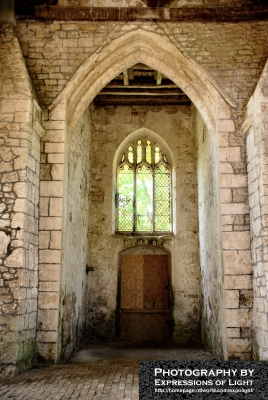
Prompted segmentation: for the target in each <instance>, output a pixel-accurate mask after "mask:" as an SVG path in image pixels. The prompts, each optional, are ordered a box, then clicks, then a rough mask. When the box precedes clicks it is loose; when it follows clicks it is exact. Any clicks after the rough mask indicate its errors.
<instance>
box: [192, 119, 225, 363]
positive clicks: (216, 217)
mask: <svg viewBox="0 0 268 400" xmlns="http://www.w3.org/2000/svg"><path fill="white" fill-rule="evenodd" d="M196 136H197V147H198V153H197V154H198V155H197V176H198V201H199V242H200V268H201V275H202V294H203V310H202V311H203V313H202V338H203V342H204V344H205V345H206V346H207V347H208V348H209V349H211V350H212V351H213V353H214V354H215V355H216V356H217V357H219V358H220V359H224V358H226V321H225V297H224V271H223V261H222V244H221V214H220V211H221V209H220V197H219V169H218V145H217V141H216V140H215V139H212V138H211V136H210V135H209V134H208V132H207V128H206V126H205V124H204V122H203V120H202V118H201V116H200V114H199V113H198V112H197V113H196Z"/></svg>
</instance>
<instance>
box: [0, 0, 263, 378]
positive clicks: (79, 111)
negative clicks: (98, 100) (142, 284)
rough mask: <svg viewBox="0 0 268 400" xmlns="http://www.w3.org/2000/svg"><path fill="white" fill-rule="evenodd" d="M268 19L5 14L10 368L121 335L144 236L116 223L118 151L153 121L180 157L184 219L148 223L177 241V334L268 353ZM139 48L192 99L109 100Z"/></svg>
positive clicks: (4, 326)
mask: <svg viewBox="0 0 268 400" xmlns="http://www.w3.org/2000/svg"><path fill="white" fill-rule="evenodd" d="M107 3H108V1H107ZM112 3H113V2H112ZM121 3H122V4H125V3H126V2H125V1H124V0H122V2H121ZM127 3H128V5H135V6H137V3H138V4H140V5H141V6H144V3H141V2H139V0H137V1H136V0H131V2H127ZM179 3H180V4H179ZM201 3H202V4H203V2H201V1H199V0H196V1H194V3H193V4H195V6H197V7H199V6H201V5H202V4H201ZM87 4H88V1H87V0H77V1H76V0H60V5H77V6H79V5H87ZM109 4H110V2H109ZM114 4H116V6H117V7H118V2H116V3H115V2H114ZM178 4H179V6H182V7H187V6H189V2H188V1H186V0H182V1H180V2H178V1H177V0H172V1H171V3H169V6H171V7H173V6H174V7H176V6H178ZM250 4H252V2H251V1H242V0H224V1H223V0H209V1H207V5H208V6H222V5H228V6H229V7H234V6H245V5H250ZM96 5H97V4H96ZM98 5H99V6H101V5H106V1H105V2H104V1H102V0H99V1H98ZM110 5H111V4H110ZM267 34H268V22H267V21H262V22H260V21H251V22H250V21H249V22H240V23H228V22H225V23H211V22H208V23H201V22H193V21H191V22H189V23H188V22H183V23H171V22H168V23H167V22H161V23H156V22H153V21H144V22H133V23H128V22H107V21H106V22H98V21H94V22H90V21H81V22H77V21H71V22H64V21H38V20H34V19H23V18H22V19H20V18H19V19H18V20H17V24H16V27H14V26H13V25H11V24H9V23H1V25H0V74H1V81H0V95H1V97H0V150H1V151H0V295H1V297H0V311H1V314H0V326H1V330H2V331H1V340H0V360H1V362H0V374H2V375H9V374H13V373H16V372H20V371H22V370H23V369H26V368H28V367H30V366H31V365H32V363H33V360H34V358H35V357H37V358H38V360H39V361H44V362H62V361H66V360H67V359H68V357H69V356H70V355H71V354H72V353H73V352H74V351H76V349H77V348H78V347H79V346H80V345H81V344H82V343H83V341H84V340H86V339H87V340H93V339H105V340H107V339H109V340H110V339H112V340H114V339H115V338H116V335H117V330H116V318H117V316H116V315H117V314H116V313H117V311H118V276H119V275H118V274H119V269H120V265H119V261H118V259H119V254H120V252H122V251H123V250H126V249H129V248H132V247H135V246H139V245H140V240H139V239H138V238H137V237H135V236H134V235H132V236H130V235H129V236H128V237H119V235H115V234H114V233H115V222H114V221H115V210H114V206H113V203H114V197H113V196H114V189H115V176H116V171H115V169H114V164H113V160H114V157H115V154H116V151H117V149H118V147H119V146H120V144H121V143H122V141H123V140H124V139H125V138H126V137H127V136H128V135H129V134H131V133H133V132H135V131H137V130H139V129H141V130H142V129H143V132H147V133H148V132H151V135H152V136H154V135H155V136H154V137H157V135H159V136H161V137H162V138H163V140H165V141H166V142H167V144H168V146H169V147H170V152H171V153H170V154H172V156H173V159H174V162H173V163H174V166H173V168H174V174H173V175H174V178H176V179H174V181H176V186H175V185H174V187H173V188H172V195H173V199H174V214H173V215H174V232H173V233H174V235H173V236H172V237H169V238H167V239H166V240H165V238H159V237H157V238H153V239H152V238H149V239H148V237H143V238H142V241H143V242H142V243H143V245H145V246H147V245H148V246H149V245H153V246H156V247H164V249H165V250H166V251H168V252H169V253H170V259H171V281H172V289H173V295H174V296H173V299H172V302H173V315H172V318H173V331H172V337H173V340H175V341H181V342H184V343H186V342H190V340H194V341H195V342H197V341H198V340H199V339H200V338H202V340H203V342H204V343H205V344H206V345H207V346H208V347H209V348H210V349H211V350H212V351H213V353H214V354H215V355H216V356H217V357H218V358H220V359H251V358H252V357H254V358H256V359H262V360H268V348H267V339H266V337H267V333H268V325H267V312H268V307H267V291H268V287H267V272H266V271H267V265H266V264H267V261H268V250H267V222H268V208H267V207H268V202H267V198H268V196H267V193H268V189H267V187H268V178H267V177H268V173H267V165H268V155H267V151H268V145H267V137H268V129H267V127H268V119H267V112H268V85H267V79H268V67H267V65H266V66H265V62H266V59H267V55H268V42H267ZM136 63H144V64H148V65H149V66H150V67H152V68H154V69H156V70H159V71H160V72H162V73H163V74H165V75H167V76H168V77H169V78H170V79H171V80H173V81H174V82H175V83H176V84H177V85H178V86H180V87H181V89H182V90H183V91H185V93H186V94H187V95H188V96H189V98H190V99H191V101H192V106H180V107H178V108H177V109H175V108H173V107H154V106H152V107H149V106H144V107H143V106H139V107H138V106H137V107H134V106H133V107H130V106H128V107H126V106H124V107H123V106H122V107H121V106H120V107H103V108H96V107H95V106H94V103H93V99H94V97H95V96H96V95H97V93H98V92H99V91H100V90H101V89H102V88H103V87H104V86H105V85H106V84H108V83H109V82H110V81H111V80H112V79H113V78H114V77H115V76H116V75H118V74H119V73H120V72H122V71H123V70H125V69H127V68H130V67H131V66H132V65H133V64H136ZM251 96H252V97H251ZM250 97H251V99H250ZM249 99H250V101H249ZM247 104H248V105H247ZM246 105H247V108H246ZM40 106H41V107H42V110H41V108H40ZM41 122H42V124H41ZM252 354H253V356H252Z"/></svg>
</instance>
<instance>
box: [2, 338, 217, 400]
mask: <svg viewBox="0 0 268 400" xmlns="http://www.w3.org/2000/svg"><path fill="white" fill-rule="evenodd" d="M212 359H213V358H212V356H211V354H210V353H209V352H208V351H206V350H205V349H203V348H201V347H195V348H189V347H179V346H176V345H174V344H167V345H163V346H161V347H157V346H153V345H149V346H146V347H144V345H140V344H125V343H122V342H121V343H116V344H94V345H93V344H92V345H87V346H85V347H84V348H83V349H82V350H80V351H79V352H78V353H77V354H76V355H75V356H74V357H72V358H71V359H70V360H69V362H68V363H67V364H65V365H50V366H39V367H35V368H32V369H31V370H29V371H26V372H24V373H22V374H20V375H18V376H16V377H14V378H8V379H3V380H0V399H1V400H5V399H16V400H21V399H24V400H56V399H57V400H60V399H61V400H67V399H71V400H74V399H79V400H90V399H94V400H99V399H102V400H105V399H109V400H116V399H127V400H134V399H135V400H138V398H139V394H138V392H139V382H138V378H139V366H138V362H139V360H177V361H191V360H212Z"/></svg>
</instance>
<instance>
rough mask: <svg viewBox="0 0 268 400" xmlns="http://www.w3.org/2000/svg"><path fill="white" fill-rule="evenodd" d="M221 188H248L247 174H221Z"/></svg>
mask: <svg viewBox="0 0 268 400" xmlns="http://www.w3.org/2000/svg"><path fill="white" fill-rule="evenodd" d="M220 186H221V188H235V187H238V188H241V187H247V175H246V174H233V175H232V174H221V175H220Z"/></svg>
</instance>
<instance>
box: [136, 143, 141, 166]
mask: <svg viewBox="0 0 268 400" xmlns="http://www.w3.org/2000/svg"><path fill="white" fill-rule="evenodd" d="M140 162H142V143H141V140H138V141H137V163H138V164H139V163H140Z"/></svg>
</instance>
